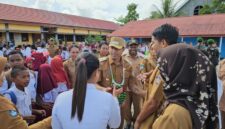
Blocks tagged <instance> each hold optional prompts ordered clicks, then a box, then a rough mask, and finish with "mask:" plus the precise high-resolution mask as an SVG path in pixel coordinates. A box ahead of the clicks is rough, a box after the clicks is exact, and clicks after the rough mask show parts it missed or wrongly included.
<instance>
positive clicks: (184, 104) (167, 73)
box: [0, 24, 225, 129]
mask: <svg viewBox="0 0 225 129" xmlns="http://www.w3.org/2000/svg"><path fill="white" fill-rule="evenodd" d="M178 36H179V32H178V29H177V28H176V27H174V26H172V25H170V24H164V25H162V26H160V27H158V28H156V29H155V30H154V32H153V33H152V39H151V43H149V44H148V48H146V46H139V44H138V43H137V41H135V40H131V41H129V42H128V43H126V42H125V40H124V39H123V38H120V37H112V38H111V39H110V41H109V43H106V42H100V43H96V44H94V45H89V44H83V45H81V44H79V45H74V44H71V45H67V46H63V45H58V44H57V42H56V41H55V40H54V39H52V38H51V39H49V40H48V43H47V44H38V45H36V46H30V45H27V46H17V47H13V46H11V47H10V48H7V46H2V47H1V50H0V54H1V55H0V61H1V64H0V75H1V76H0V94H1V95H0V103H1V104H0V111H1V112H0V118H1V121H6V122H3V123H4V124H1V125H2V126H0V129H7V128H9V126H11V128H20V129H23V128H24V129H26V128H33V129H35V128H37V129H38V128H40V129H50V128H53V129H110V128H118V129H219V127H222V129H224V128H225V110H224V105H225V102H224V101H225V98H224V94H225V92H223V95H222V97H221V99H220V101H218V99H219V98H218V90H217V89H218V86H225V84H224V81H225V79H224V77H225V70H224V68H225V63H224V62H225V61H224V60H222V61H221V62H220V63H219V51H217V50H218V49H217V48H216V45H215V41H214V40H212V39H210V40H208V41H207V43H208V44H209V45H208V48H206V47H205V46H204V44H202V42H203V39H202V38H199V39H198V42H199V43H198V46H196V47H193V46H190V45H187V44H184V43H177V39H178ZM146 51H149V52H148V54H147V52H146ZM217 72H218V73H217ZM217 75H218V76H217ZM218 107H219V109H218ZM219 112H220V114H221V116H220V115H219ZM219 120H220V121H221V126H220V125H219ZM8 121H11V124H10V122H8ZM12 121H13V122H12ZM16 123H17V124H16Z"/></svg>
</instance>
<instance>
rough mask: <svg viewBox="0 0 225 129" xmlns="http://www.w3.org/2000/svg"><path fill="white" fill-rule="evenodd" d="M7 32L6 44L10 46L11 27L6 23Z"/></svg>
mask: <svg viewBox="0 0 225 129" xmlns="http://www.w3.org/2000/svg"><path fill="white" fill-rule="evenodd" d="M5 30H6V32H5V39H6V42H7V44H8V43H9V42H10V36H9V25H8V23H5ZM8 45H9V44H8Z"/></svg>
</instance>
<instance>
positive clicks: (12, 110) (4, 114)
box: [0, 95, 51, 129]
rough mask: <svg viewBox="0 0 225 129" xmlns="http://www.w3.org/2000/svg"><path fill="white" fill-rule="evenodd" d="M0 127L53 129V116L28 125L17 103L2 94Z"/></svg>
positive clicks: (0, 99)
mask: <svg viewBox="0 0 225 129" xmlns="http://www.w3.org/2000/svg"><path fill="white" fill-rule="evenodd" d="M0 129H51V118H50V117H49V118H47V119H45V120H43V121H41V122H38V123H36V124H34V125H32V126H30V127H28V125H27V123H26V121H24V120H23V118H22V116H21V115H20V114H19V113H18V111H17V109H16V107H15V105H14V104H13V103H12V102H10V101H9V100H8V99H6V98H5V97H3V96H1V95H0Z"/></svg>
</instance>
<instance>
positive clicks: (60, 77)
mask: <svg viewBox="0 0 225 129" xmlns="http://www.w3.org/2000/svg"><path fill="white" fill-rule="evenodd" d="M51 69H52V73H53V76H54V78H55V81H56V83H57V86H58V92H59V93H61V92H64V91H67V90H68V89H71V87H70V86H71V85H70V83H69V79H68V77H67V74H66V72H65V71H64V67H63V60H62V59H61V58H60V57H58V56H55V57H54V58H53V59H52V61H51Z"/></svg>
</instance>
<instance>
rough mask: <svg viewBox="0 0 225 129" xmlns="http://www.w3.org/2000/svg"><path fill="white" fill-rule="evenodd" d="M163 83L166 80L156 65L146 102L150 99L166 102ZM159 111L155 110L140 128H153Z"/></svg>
mask: <svg viewBox="0 0 225 129" xmlns="http://www.w3.org/2000/svg"><path fill="white" fill-rule="evenodd" d="M163 83H164V81H163V79H162V78H161V76H160V71H159V69H158V67H156V68H155V69H154V71H153V72H152V74H151V76H150V78H149V86H148V87H147V94H146V96H145V102H147V101H148V100H149V99H155V100H158V102H160V103H161V104H162V103H163V102H164V93H163ZM145 102H144V103H145ZM161 104H160V105H161ZM157 113H158V112H157V111H156V112H154V113H153V114H151V115H150V116H149V117H148V118H147V119H146V120H145V121H144V122H142V124H141V127H140V129H151V128H152V124H153V122H154V121H155V119H156V118H157V115H158V114H157Z"/></svg>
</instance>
